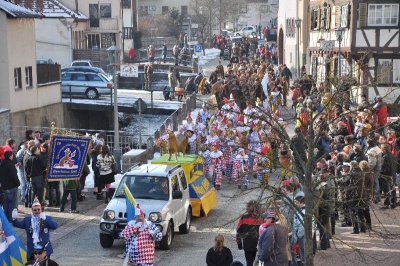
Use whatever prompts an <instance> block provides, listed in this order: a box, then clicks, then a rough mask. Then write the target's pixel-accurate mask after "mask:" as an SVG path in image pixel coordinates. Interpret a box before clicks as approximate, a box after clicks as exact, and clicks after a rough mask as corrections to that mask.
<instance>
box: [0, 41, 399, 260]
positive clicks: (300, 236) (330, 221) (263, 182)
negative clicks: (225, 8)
mask: <svg viewBox="0 0 400 266" xmlns="http://www.w3.org/2000/svg"><path fill="white" fill-rule="evenodd" d="M164 45H165V44H164ZM217 45H219V46H221V45H223V46H221V47H220V49H221V51H222V50H224V51H225V48H226V47H228V50H229V51H228V53H229V63H228V65H227V66H225V67H224V66H223V64H222V62H221V61H220V62H219V63H218V65H217V66H216V67H215V70H214V71H213V72H212V73H211V75H210V76H209V77H208V78H207V77H205V76H203V74H202V73H200V74H199V75H198V76H197V77H196V78H194V79H190V80H189V81H188V84H186V88H185V89H184V92H181V93H179V87H182V86H181V84H180V81H179V76H178V74H179V72H178V73H177V72H176V71H175V68H171V69H170V73H169V75H168V79H169V90H168V91H172V93H171V94H166V95H164V96H165V98H164V99H165V100H170V99H172V98H173V97H174V95H177V97H178V100H182V97H183V95H184V93H199V94H210V99H209V101H207V102H204V103H203V104H202V108H201V110H199V112H198V113H197V115H196V117H193V118H192V117H191V114H189V115H188V116H187V121H186V123H184V124H183V125H180V127H179V132H178V133H179V134H182V135H186V136H187V137H188V147H187V151H186V153H187V154H197V155H199V156H202V157H203V159H204V167H203V169H204V174H205V176H206V177H207V178H208V179H209V180H210V182H211V183H212V184H213V185H214V186H215V188H216V190H221V189H222V190H223V189H224V186H225V184H226V183H230V184H232V183H234V184H236V186H237V189H238V190H246V189H250V188H251V187H250V185H251V184H254V183H256V182H257V185H256V186H255V187H256V188H261V189H267V190H270V191H271V192H273V193H274V194H276V198H277V200H276V201H275V202H273V203H272V204H270V205H269V206H265V205H264V203H261V202H258V201H255V200H252V201H250V202H248V204H247V208H246V213H245V214H243V215H242V216H241V217H240V219H239V221H238V224H237V236H236V240H237V247H238V249H240V250H243V251H244V254H245V258H246V263H247V266H250V265H253V264H254V262H255V261H260V265H290V264H291V265H297V263H298V261H299V263H301V265H304V259H305V255H304V254H305V251H304V247H305V242H304V226H303V216H304V215H305V194H304V192H303V184H301V181H302V180H304V177H303V176H304V174H305V172H306V169H305V162H306V161H307V160H308V159H313V160H314V161H315V168H314V169H312V178H313V180H314V181H315V184H316V191H317V193H316V195H315V202H316V209H317V214H316V215H315V229H316V230H315V231H316V233H315V235H314V241H315V243H316V244H315V249H319V250H326V249H328V248H330V247H331V241H332V237H333V235H335V228H336V222H337V221H340V222H341V224H340V225H341V226H343V227H352V229H353V230H352V233H353V234H360V233H366V232H368V231H370V230H373V228H374V224H372V221H371V215H372V212H371V210H370V209H371V208H372V207H376V206H379V207H381V208H382V209H384V210H391V209H395V208H396V206H398V205H399V203H398V202H397V199H396V184H397V185H399V184H400V167H399V162H400V138H398V136H399V135H400V116H399V117H398V118H397V120H396V121H391V120H390V118H389V115H388V107H387V105H386V104H385V102H384V99H383V97H381V96H379V95H377V96H376V97H375V99H374V101H372V102H371V101H368V99H367V97H366V96H365V95H363V97H362V101H361V102H360V103H356V102H352V101H351V100H350V99H349V98H346V100H345V101H344V102H340V103H339V102H337V101H335V100H334V98H333V95H332V92H331V89H330V87H329V83H328V82H324V83H321V84H318V86H317V85H316V84H315V82H314V80H313V79H312V77H311V76H310V75H308V74H307V72H306V69H305V67H303V68H302V69H301V71H300V73H301V77H300V78H298V79H296V80H292V79H293V77H292V73H291V71H290V70H289V69H288V68H287V67H286V65H285V64H282V65H279V66H276V58H275V56H276V55H275V53H276V51H275V50H274V46H272V48H271V47H266V46H267V45H266V46H264V45H262V46H258V44H257V43H254V42H251V41H250V40H249V39H247V38H246V37H244V38H242V40H241V41H238V42H236V43H235V45H234V46H233V45H232V44H230V43H229V41H228V40H226V44H225V40H223V39H221V42H220V43H219V44H218V41H217ZM229 47H230V48H229ZM150 48H152V47H150ZM153 49H154V48H153ZM174 49H175V48H174ZM174 55H175V54H174ZM223 56H224V52H222V56H221V58H223ZM132 58H133V57H132ZM164 59H165V57H164ZM149 60H150V61H151V62H152V61H153V60H154V51H153V50H151V49H150V50H149ZM146 66H147V68H146V67H145V73H147V72H148V71H151V70H149V68H151V64H146ZM146 71H147V72H146ZM150 80H151V79H150ZM150 80H149V81H147V82H150ZM147 88H148V87H147ZM177 92H178V94H177ZM288 97H291V98H290V100H288ZM283 113H285V115H283ZM288 123H294V124H295V130H294V131H295V132H294V135H293V136H292V137H291V138H289V137H288V134H287V133H288V132H286V128H287V124H288ZM167 128H168V126H167ZM311 129H313V132H315V136H314V139H309V136H310V134H309V132H310V130H311ZM170 132H171V129H170V127H169V128H168V129H167V131H166V132H165V134H163V135H162V136H161V137H160V138H159V139H158V140H156V146H157V147H159V148H160V152H161V154H165V153H168V143H167V142H168V133H170ZM105 139H106V136H105V133H104V132H101V133H99V134H97V135H96V137H95V138H93V141H91V144H90V146H89V153H88V156H87V158H86V160H85V167H84V170H83V171H82V176H81V178H80V180H78V181H75V180H67V181H63V182H62V186H63V195H61V193H60V189H59V188H60V185H61V184H60V183H59V182H47V181H46V168H47V161H48V156H49V145H50V136H49V135H47V134H46V135H44V136H41V135H40V132H33V131H32V130H28V131H26V138H25V139H24V140H23V141H22V142H21V143H20V145H19V146H17V145H16V140H13V139H8V140H7V143H6V145H5V146H3V147H1V148H0V159H1V161H2V163H1V166H0V182H1V185H2V198H3V199H2V203H1V204H2V205H3V208H4V211H5V214H6V216H7V218H8V220H9V221H10V222H11V223H12V224H13V225H14V226H15V227H18V228H22V229H25V230H26V233H27V247H28V254H27V257H28V260H35V258H36V256H43V254H45V256H44V258H43V259H42V260H44V259H45V260H48V261H49V264H48V265H57V264H56V263H55V264H54V263H53V262H51V263H50V255H51V254H52V252H53V250H52V246H51V242H50V230H55V229H57V227H58V225H57V223H56V222H55V221H54V220H53V219H52V218H51V217H50V216H47V215H46V214H45V213H44V211H43V207H45V206H56V207H59V211H60V212H64V211H65V207H66V203H67V198H68V195H70V197H71V207H70V212H71V213H78V212H79V211H78V210H77V202H78V201H82V200H83V199H84V195H83V194H82V190H83V189H84V186H85V179H86V177H87V176H88V174H89V173H90V171H91V170H90V168H89V167H88V165H91V168H92V171H93V173H94V175H93V176H94V191H93V193H94V194H95V195H96V198H97V200H104V201H105V203H107V202H108V201H109V200H110V198H111V196H112V195H110V193H109V189H110V184H111V183H113V182H114V181H115V173H114V172H113V171H112V164H113V162H114V158H113V156H112V155H111V153H110V149H109V147H108V146H107V143H106V142H105ZM315 140H317V141H316V145H315V149H314V150H313V153H312V154H309V150H308V145H310V143H312V142H313V141H315ZM278 169H279V170H278ZM17 170H18V171H17ZM275 171H279V172H280V173H279V176H280V182H279V184H280V185H279V188H275V187H273V186H271V184H270V181H269V177H270V174H271V172H275ZM253 180H254V182H253ZM18 187H21V189H20V195H18ZM252 188H254V187H252ZM104 191H105V196H104V195H103V192H104ZM382 198H383V201H382ZM18 199H20V200H21V201H22V202H24V203H25V206H26V207H29V208H32V215H28V216H26V217H25V218H24V219H23V220H19V219H18V218H19V211H18ZM377 204H378V205H377ZM293 206H295V207H293ZM135 213H136V220H135V221H131V222H128V224H127V227H126V228H125V230H124V231H123V232H122V235H121V237H122V238H124V239H125V240H126V243H127V244H126V247H127V252H126V256H127V258H128V260H130V262H129V263H130V264H129V265H141V266H145V265H153V263H154V242H155V241H159V240H161V237H162V236H161V233H160V232H159V231H158V229H157V227H155V226H154V224H152V223H151V222H149V221H147V220H146V219H145V214H144V213H143V212H142V211H141V210H140V208H138V209H137V210H136V212H135ZM317 235H318V237H317ZM317 240H318V241H317ZM224 242H225V239H224V236H223V235H217V236H216V237H215V243H214V246H213V247H212V248H210V249H209V250H208V251H205V252H206V254H207V255H206V263H207V265H240V262H238V261H234V258H233V257H232V254H231V251H230V250H229V249H228V248H226V247H225V246H224ZM30 264H32V263H30ZM28 265H29V264H28Z"/></svg>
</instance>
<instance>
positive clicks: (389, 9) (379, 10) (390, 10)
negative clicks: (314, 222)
mask: <svg viewBox="0 0 400 266" xmlns="http://www.w3.org/2000/svg"><path fill="white" fill-rule="evenodd" d="M398 23H399V5H398V4H370V5H368V26H380V25H384V26H397V25H398Z"/></svg>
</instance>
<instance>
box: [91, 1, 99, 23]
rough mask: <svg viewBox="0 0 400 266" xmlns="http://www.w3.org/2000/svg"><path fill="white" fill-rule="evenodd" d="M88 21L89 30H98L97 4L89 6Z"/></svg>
mask: <svg viewBox="0 0 400 266" xmlns="http://www.w3.org/2000/svg"><path fill="white" fill-rule="evenodd" d="M89 21H90V27H91V28H98V27H99V26H100V21H99V5H98V4H89Z"/></svg>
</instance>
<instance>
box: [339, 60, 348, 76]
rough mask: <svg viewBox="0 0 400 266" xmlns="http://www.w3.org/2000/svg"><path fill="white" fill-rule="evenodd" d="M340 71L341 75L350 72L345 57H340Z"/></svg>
mask: <svg viewBox="0 0 400 266" xmlns="http://www.w3.org/2000/svg"><path fill="white" fill-rule="evenodd" d="M340 72H342V73H341V75H340V76H341V77H343V76H347V75H348V74H349V73H350V65H349V63H348V62H347V59H345V58H340Z"/></svg>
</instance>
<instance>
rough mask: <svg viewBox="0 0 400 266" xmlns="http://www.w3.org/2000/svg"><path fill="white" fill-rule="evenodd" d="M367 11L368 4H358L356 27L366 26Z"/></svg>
mask: <svg viewBox="0 0 400 266" xmlns="http://www.w3.org/2000/svg"><path fill="white" fill-rule="evenodd" d="M367 11H368V5H367V4H366V3H360V4H358V27H359V28H364V27H366V26H367Z"/></svg>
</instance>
